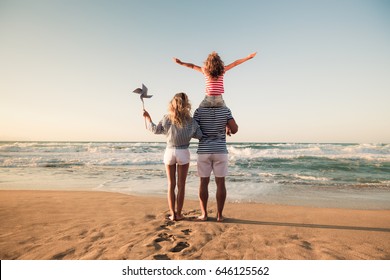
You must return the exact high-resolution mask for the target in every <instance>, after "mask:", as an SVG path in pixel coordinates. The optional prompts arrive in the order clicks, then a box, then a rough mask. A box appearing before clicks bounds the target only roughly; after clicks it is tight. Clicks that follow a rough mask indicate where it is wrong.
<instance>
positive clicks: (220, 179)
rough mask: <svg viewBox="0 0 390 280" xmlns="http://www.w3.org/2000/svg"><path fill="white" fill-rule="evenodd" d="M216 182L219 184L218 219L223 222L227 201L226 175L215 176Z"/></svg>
mask: <svg viewBox="0 0 390 280" xmlns="http://www.w3.org/2000/svg"><path fill="white" fill-rule="evenodd" d="M215 183H216V184H217V195H216V196H217V208H218V214H217V221H218V222H222V221H223V220H224V217H223V215H222V212H223V208H224V206H225V201H226V186H225V177H215Z"/></svg>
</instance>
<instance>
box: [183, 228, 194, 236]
mask: <svg viewBox="0 0 390 280" xmlns="http://www.w3.org/2000/svg"><path fill="white" fill-rule="evenodd" d="M191 231H192V230H190V229H189V228H187V229H183V230H182V231H181V232H182V233H184V235H190V232H191Z"/></svg>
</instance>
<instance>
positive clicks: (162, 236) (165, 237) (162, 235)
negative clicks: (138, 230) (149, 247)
mask: <svg viewBox="0 0 390 280" xmlns="http://www.w3.org/2000/svg"><path fill="white" fill-rule="evenodd" d="M175 239H176V238H175V236H173V235H172V234H168V233H165V232H163V233H160V234H159V235H158V238H156V239H155V240H154V242H157V243H159V242H163V241H175Z"/></svg>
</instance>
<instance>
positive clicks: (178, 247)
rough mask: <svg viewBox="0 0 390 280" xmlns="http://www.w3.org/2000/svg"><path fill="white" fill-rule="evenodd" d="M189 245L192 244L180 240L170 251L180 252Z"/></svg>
mask: <svg viewBox="0 0 390 280" xmlns="http://www.w3.org/2000/svg"><path fill="white" fill-rule="evenodd" d="M187 247H190V244H188V243H187V242H179V243H177V244H176V246H175V247H173V248H172V249H171V250H170V251H171V252H173V253H178V252H181V251H183V250H184V249H185V248H187Z"/></svg>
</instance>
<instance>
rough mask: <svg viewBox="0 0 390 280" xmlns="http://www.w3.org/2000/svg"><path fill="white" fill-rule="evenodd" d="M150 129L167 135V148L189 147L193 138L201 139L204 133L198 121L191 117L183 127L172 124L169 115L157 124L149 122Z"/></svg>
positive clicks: (155, 132)
mask: <svg viewBox="0 0 390 280" xmlns="http://www.w3.org/2000/svg"><path fill="white" fill-rule="evenodd" d="M148 129H149V130H150V131H152V132H153V133H154V134H164V135H166V136H167V148H175V149H187V148H188V147H189V146H190V140H191V138H196V139H200V138H202V136H203V134H202V131H201V130H200V127H199V125H198V123H197V122H196V121H195V120H194V119H193V118H191V119H190V121H189V122H188V123H187V124H185V125H184V126H183V127H178V126H176V125H174V124H172V122H171V120H170V119H169V117H168V115H165V116H164V117H163V119H162V120H161V121H160V122H159V123H158V124H157V125H156V124H154V123H153V122H151V123H149V125H148Z"/></svg>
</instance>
